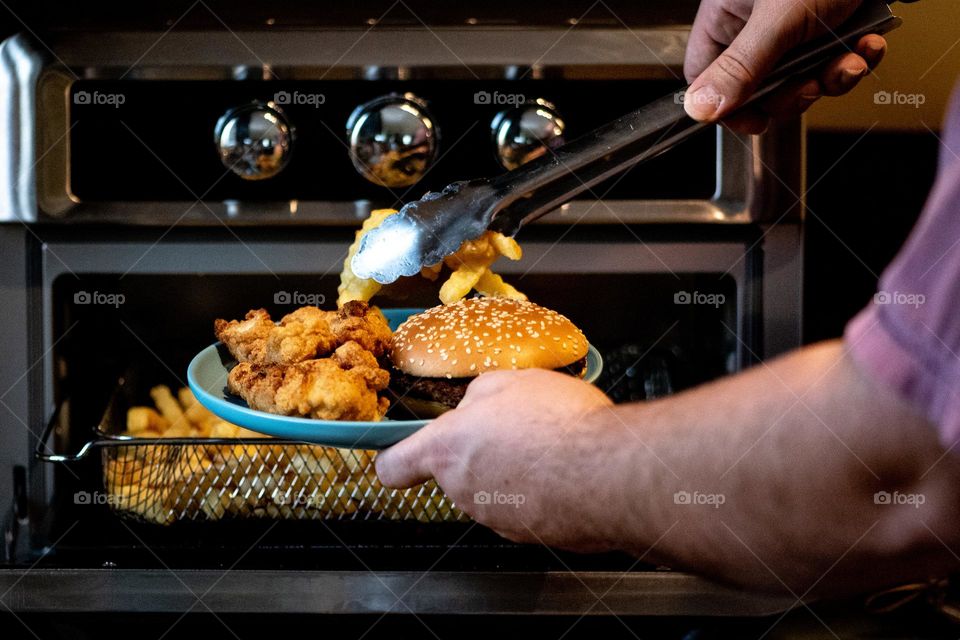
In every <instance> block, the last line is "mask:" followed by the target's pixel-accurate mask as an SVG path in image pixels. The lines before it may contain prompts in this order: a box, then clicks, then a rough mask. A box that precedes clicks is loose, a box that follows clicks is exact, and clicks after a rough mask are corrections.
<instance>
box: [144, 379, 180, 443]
mask: <svg viewBox="0 0 960 640" xmlns="http://www.w3.org/2000/svg"><path fill="white" fill-rule="evenodd" d="M150 397H151V398H153V402H154V404H156V405H157V409H158V410H159V411H160V414H161V415H162V416H163V417H164V418H166V420H167V422H168V423H169V426H168V427H167V429H166V430H165V431H164V432H163V435H164V436H165V437H167V438H176V437H185V436H188V435H189V434H190V421H189V420H187V417H186V416H185V415H183V409H182V408H181V407H180V403H179V402H177V399H176V398H174V397H173V394H172V393H170V387H168V386H167V385H164V384H161V385H157V386H156V387H154V388H152V389H150ZM170 432H173V433H175V434H183V435H182V436H181V435H171V433H170Z"/></svg>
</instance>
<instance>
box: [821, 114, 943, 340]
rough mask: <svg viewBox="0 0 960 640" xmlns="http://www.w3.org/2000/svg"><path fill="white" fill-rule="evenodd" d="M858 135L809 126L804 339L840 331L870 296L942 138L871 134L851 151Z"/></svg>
mask: <svg viewBox="0 0 960 640" xmlns="http://www.w3.org/2000/svg"><path fill="white" fill-rule="evenodd" d="M860 136H861V134H860V133H859V132H855V133H832V132H810V133H809V139H808V149H807V151H808V173H807V185H808V188H809V186H810V185H814V186H813V188H812V189H811V190H810V192H809V194H808V196H807V198H808V202H807V204H808V206H809V211H808V216H807V239H806V242H807V244H806V256H805V257H806V265H805V269H806V278H805V282H804V298H805V314H806V315H805V317H804V328H805V333H804V338H805V340H806V341H807V342H815V341H817V340H822V339H826V338H831V337H836V336H839V335H841V334H842V332H843V327H844V325H845V324H846V322H847V320H849V319H850V318H851V317H852V316H853V315H854V314H856V313H857V311H859V310H860V309H861V308H863V306H864V305H866V304H867V302H869V300H870V298H871V296H872V295H873V293H874V290H875V287H876V284H877V276H878V275H880V274H881V273H882V272H883V269H884V268H885V267H886V266H887V265H888V264H889V263H890V261H891V260H892V259H893V257H894V256H895V255H896V253H897V251H898V250H899V248H900V247H901V245H902V244H903V243H904V241H905V240H906V238H907V235H908V234H909V232H910V229H911V227H912V226H913V224H914V222H916V219H917V216H918V215H919V213H920V211H921V209H922V208H923V205H924V202H925V201H926V197H927V193H928V192H929V191H930V187H931V186H932V185H933V180H934V177H935V174H936V163H937V152H938V147H939V143H938V142H937V139H936V138H935V137H934V136H933V135H931V134H930V133H928V132H923V133H922V134H920V133H888V132H883V133H869V134H867V135H866V136H864V137H863V139H862V140H860V142H859V143H857V144H856V145H855V146H853V148H852V150H850V151H849V152H847V150H848V149H850V148H851V145H853V144H854V143H855V142H856V141H857V139H858V138H860ZM844 153H846V155H844ZM834 165H835V166H834ZM861 261H862V262H861Z"/></svg>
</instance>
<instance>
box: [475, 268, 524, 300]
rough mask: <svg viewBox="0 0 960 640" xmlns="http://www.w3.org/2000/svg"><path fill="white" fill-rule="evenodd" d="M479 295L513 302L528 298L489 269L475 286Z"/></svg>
mask: <svg viewBox="0 0 960 640" xmlns="http://www.w3.org/2000/svg"><path fill="white" fill-rule="evenodd" d="M474 288H475V289H476V290H477V293H480V294H483V295H485V296H497V297H501V298H510V299H512V300H526V299H527V296H525V295H524V294H522V293H521V292H519V291H517V290H516V289H515V288H514V287H513V286H511V285H509V284H507V283H506V282H504V281H503V278H501V277H500V276H498V275H497V274H495V273H494V272H493V271H490V270H489V269H487V270H486V271H484V272H483V275H482V276H480V279H479V280H478V281H477V284H476V285H474Z"/></svg>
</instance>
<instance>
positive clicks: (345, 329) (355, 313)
mask: <svg viewBox="0 0 960 640" xmlns="http://www.w3.org/2000/svg"><path fill="white" fill-rule="evenodd" d="M330 329H331V330H332V331H333V334H334V335H335V336H336V337H337V341H338V342H339V343H340V344H343V343H345V342H348V341H350V340H352V341H354V342H356V343H358V344H359V345H360V346H361V347H363V348H364V349H366V350H367V351H370V352H372V353H373V355H375V356H376V357H378V358H379V357H380V356H382V355H383V354H384V353H385V352H386V351H387V349H388V348H389V347H390V340H391V339H392V338H393V332H392V331H390V327H389V325H387V320H386V318H384V317H383V313H381V312H380V309H378V308H376V307H371V306H370V305H368V304H367V303H366V302H363V301H361V300H351V301H350V302H347V303H345V304H344V305H343V306H342V307H340V309H338V310H337V311H335V312H333V311H331V312H330Z"/></svg>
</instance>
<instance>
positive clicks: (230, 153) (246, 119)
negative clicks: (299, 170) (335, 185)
mask: <svg viewBox="0 0 960 640" xmlns="http://www.w3.org/2000/svg"><path fill="white" fill-rule="evenodd" d="M214 142H215V143H216V145H217V150H218V151H219V152H220V160H221V162H223V164H224V166H225V167H227V168H228V169H230V170H231V171H233V172H234V173H235V174H237V175H238V176H240V177H241V178H243V179H244V180H264V179H266V178H272V177H273V176H275V175H277V174H278V173H280V172H281V171H282V170H283V168H284V167H285V166H287V163H288V162H289V161H290V153H291V151H292V149H293V128H292V127H291V126H290V123H289V122H288V121H287V118H286V116H284V114H283V111H281V110H280V108H279V107H278V106H277V105H276V104H274V103H273V102H252V103H250V104H247V105H243V106H240V107H236V108H234V109H230V110H229V111H227V112H226V113H225V114H223V116H221V117H220V119H219V120H218V121H217V126H216V129H215V130H214Z"/></svg>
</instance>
